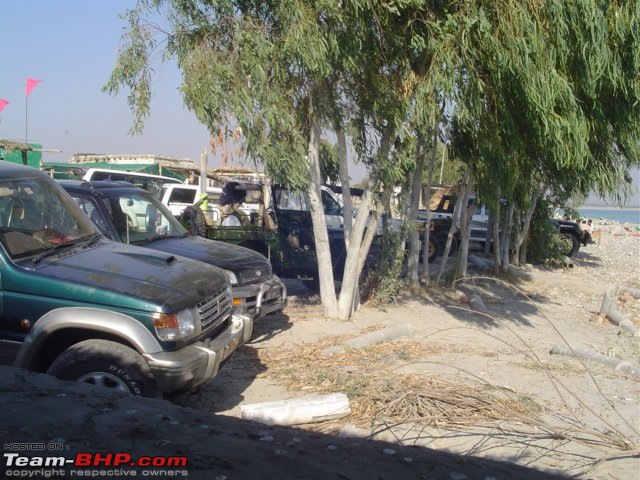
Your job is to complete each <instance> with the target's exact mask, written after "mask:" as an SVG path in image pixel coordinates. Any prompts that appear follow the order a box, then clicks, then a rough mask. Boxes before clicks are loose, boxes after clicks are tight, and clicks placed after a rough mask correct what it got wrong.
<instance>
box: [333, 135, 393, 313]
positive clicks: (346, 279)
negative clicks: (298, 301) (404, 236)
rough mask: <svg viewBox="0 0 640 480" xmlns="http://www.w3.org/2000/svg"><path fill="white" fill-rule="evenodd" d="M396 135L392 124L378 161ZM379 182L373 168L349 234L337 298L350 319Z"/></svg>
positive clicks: (386, 152) (366, 248)
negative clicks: (368, 223)
mask: <svg viewBox="0 0 640 480" xmlns="http://www.w3.org/2000/svg"><path fill="white" fill-rule="evenodd" d="M394 139H395V130H394V129H393V128H390V129H389V130H387V131H386V132H385V134H384V135H383V137H382V140H381V142H380V147H379V149H378V152H377V154H376V157H377V158H378V162H377V163H378V164H380V162H381V161H382V159H386V158H387V157H388V156H389V152H390V151H391V147H392V146H393V140H394ZM377 185H378V170H377V169H376V168H374V169H373V170H372V172H371V173H370V174H369V177H368V178H367V180H366V184H365V188H364V193H363V194H362V201H361V202H360V207H359V209H358V215H357V216H356V220H355V222H354V224H353V229H352V230H351V235H350V236H349V247H348V249H347V258H346V260H345V266H344V275H343V279H342V288H341V290H340V297H339V299H338V318H339V319H340V320H349V318H351V314H352V313H353V296H354V292H355V290H356V288H359V284H358V283H359V282H358V280H359V278H360V272H361V271H362V265H363V264H364V259H365V258H366V255H367V253H368V251H369V246H370V245H371V242H370V241H369V243H367V239H364V240H363V237H364V231H365V227H366V225H367V219H368V217H369V211H370V210H371V206H372V204H373V190H374V188H375V187H376V186H377ZM367 232H368V234H370V235H371V237H370V238H371V239H373V235H374V234H375V228H370V229H368V230H367Z"/></svg>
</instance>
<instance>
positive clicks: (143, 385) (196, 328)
mask: <svg viewBox="0 0 640 480" xmlns="http://www.w3.org/2000/svg"><path fill="white" fill-rule="evenodd" d="M0 278H1V279H2V283H1V287H0V288H1V290H0V302H1V303H0V359H1V360H0V361H1V362H2V363H4V364H12V363H13V364H14V365H16V366H18V367H22V368H26V369H29V370H34V371H37V372H48V373H50V374H52V375H54V376H57V377H58V378H61V379H65V380H80V381H83V382H87V383H92V384H100V385H103V386H107V387H111V388H113V389H116V390H121V391H125V392H129V393H131V394H134V395H142V396H159V395H160V394H162V393H163V392H174V391H182V390H188V389H191V388H194V387H197V386H198V385H200V384H203V383H205V382H208V381H209V380H210V379H211V378H213V377H214V376H215V375H216V374H217V372H218V370H219V368H220V366H221V364H222V363H223V362H224V361H225V360H227V359H228V358H229V357H230V355H231V354H232V353H233V351H234V350H235V348H236V347H237V346H238V345H239V344H241V342H242V341H243V338H245V337H246V336H247V335H248V334H249V332H250V331H251V328H252V320H251V318H250V317H248V316H238V315H232V314H231V293H230V285H229V281H228V279H227V276H226V274H225V273H224V271H222V270H221V269H219V268H216V267H213V266H211V265H207V264H205V263H202V262H197V261H193V260H190V259H187V258H183V257H179V256H176V255H174V254H167V253H164V252H155V251H153V250H149V249H144V248H139V247H136V246H133V245H125V244H122V243H115V242H112V241H110V240H108V239H106V238H105V237H104V236H103V235H102V234H101V233H100V232H99V231H98V230H97V229H96V227H95V226H94V224H93V223H92V222H91V220H90V219H89V217H87V216H86V215H85V214H84V213H83V212H82V210H81V209H80V208H79V207H78V206H77V205H76V203H75V202H74V201H73V200H72V199H71V197H70V196H69V195H68V194H67V193H66V192H65V191H64V190H63V189H62V188H60V186H59V185H58V184H57V183H56V182H55V181H54V180H52V179H51V178H49V177H48V176H47V175H46V174H45V173H44V172H41V171H39V170H36V169H33V168H29V167H23V166H18V165H15V164H9V163H5V162H0Z"/></svg>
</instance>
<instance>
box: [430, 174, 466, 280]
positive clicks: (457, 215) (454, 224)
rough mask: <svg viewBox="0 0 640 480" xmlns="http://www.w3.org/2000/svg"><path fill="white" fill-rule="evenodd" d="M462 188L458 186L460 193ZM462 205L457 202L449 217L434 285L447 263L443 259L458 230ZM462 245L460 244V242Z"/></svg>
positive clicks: (447, 255) (440, 277)
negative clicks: (448, 225)
mask: <svg viewBox="0 0 640 480" xmlns="http://www.w3.org/2000/svg"><path fill="white" fill-rule="evenodd" d="M463 188H464V187H463V186H462V185H460V190H461V191H462V189H463ZM461 205H462V203H461V202H460V201H457V202H456V204H455V206H454V207H453V214H452V215H451V226H450V227H449V234H448V235H447V244H446V245H445V247H444V252H443V253H442V262H440V268H439V269H438V275H437V276H436V285H439V284H440V280H441V279H442V274H443V273H444V269H445V267H446V266H447V265H446V264H447V262H446V261H445V259H448V258H449V252H450V251H451V242H452V241H453V236H454V235H455V233H456V230H458V226H459V225H458V223H459V222H458V220H457V219H458V218H460V206H461ZM461 243H462V242H461Z"/></svg>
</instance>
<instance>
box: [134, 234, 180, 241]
mask: <svg viewBox="0 0 640 480" xmlns="http://www.w3.org/2000/svg"><path fill="white" fill-rule="evenodd" d="M188 235H189V234H188V233H185V234H175V233H166V232H165V233H155V234H153V235H152V236H150V237H149V238H146V239H144V240H141V241H140V242H136V243H151V242H155V241H156V240H160V239H161V238H184V237H185V236H188Z"/></svg>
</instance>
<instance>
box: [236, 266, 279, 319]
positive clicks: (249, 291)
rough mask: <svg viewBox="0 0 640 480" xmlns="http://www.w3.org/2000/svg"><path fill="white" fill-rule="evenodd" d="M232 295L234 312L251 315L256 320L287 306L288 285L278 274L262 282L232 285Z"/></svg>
mask: <svg viewBox="0 0 640 480" xmlns="http://www.w3.org/2000/svg"><path fill="white" fill-rule="evenodd" d="M231 295H232V297H233V300H232V305H233V313H235V314H245V315H249V316H251V318H253V320H254V321H255V320H258V319H259V318H262V317H264V316H265V315H269V314H270V313H273V312H278V311H281V310H283V309H284V308H285V307H286V306H287V287H286V286H285V284H284V283H283V282H282V280H280V278H278V276H277V275H273V276H272V277H271V278H270V279H269V280H266V281H264V282H262V283H255V284H253V285H245V286H242V287H232V288H231Z"/></svg>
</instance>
